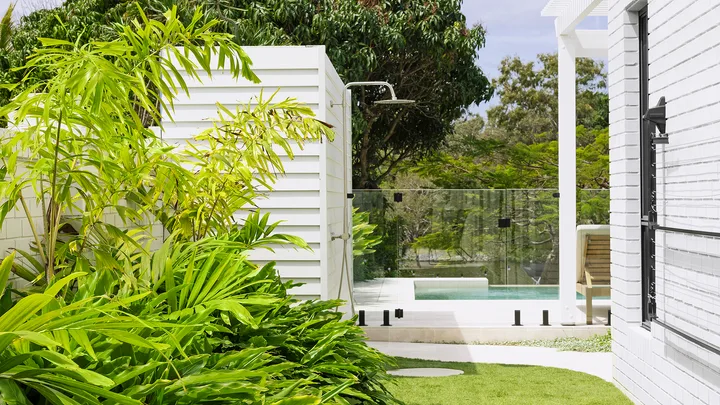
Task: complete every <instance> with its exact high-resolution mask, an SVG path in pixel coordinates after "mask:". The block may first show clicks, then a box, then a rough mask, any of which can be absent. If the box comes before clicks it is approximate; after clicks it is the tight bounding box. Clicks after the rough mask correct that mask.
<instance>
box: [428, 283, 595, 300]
mask: <svg viewBox="0 0 720 405" xmlns="http://www.w3.org/2000/svg"><path fill="white" fill-rule="evenodd" d="M576 295H577V299H579V300H584V299H585V296H584V295H582V294H580V293H576ZM594 298H600V299H603V298H609V297H594ZM415 299H416V300H444V301H446V300H558V299H560V287H558V286H490V287H488V288H487V289H474V288H448V287H445V288H442V287H437V288H422V289H418V288H416V289H415Z"/></svg>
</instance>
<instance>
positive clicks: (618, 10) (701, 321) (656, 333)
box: [608, 0, 720, 405]
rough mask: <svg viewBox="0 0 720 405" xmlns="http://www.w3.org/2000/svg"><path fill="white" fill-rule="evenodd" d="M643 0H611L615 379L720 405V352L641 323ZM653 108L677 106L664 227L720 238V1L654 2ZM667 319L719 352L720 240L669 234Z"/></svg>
mask: <svg viewBox="0 0 720 405" xmlns="http://www.w3.org/2000/svg"><path fill="white" fill-rule="evenodd" d="M632 3H637V2H636V1H633V0H610V4H609V6H610V7H609V10H610V11H609V15H608V25H609V35H610V39H609V42H608V43H609V44H610V48H609V57H608V59H609V73H610V74H609V93H610V105H611V111H610V122H611V124H610V161H611V163H610V165H611V179H610V183H611V200H612V201H611V224H612V230H611V238H612V241H611V248H612V252H613V267H612V274H613V353H614V356H615V359H614V378H615V381H616V383H617V384H618V385H619V386H620V387H622V388H623V389H624V390H625V391H626V392H627V393H628V394H630V396H631V397H632V398H633V399H634V400H635V401H636V402H637V403H641V404H683V405H687V404H713V405H720V356H718V355H716V354H713V353H711V352H709V351H707V350H704V349H702V348H701V347H698V346H697V345H695V344H693V343H691V342H689V341H687V340H685V339H683V338H682V337H680V336H677V335H675V334H673V333H672V332H670V331H667V330H665V329H664V328H662V327H660V326H659V325H657V324H653V325H652V327H651V329H652V332H649V331H647V330H645V329H643V328H641V326H640V322H641V318H642V316H641V291H642V287H641V267H640V252H641V246H640V227H639V216H640V204H639V202H640V201H639V196H640V189H639V184H640V178H639V167H640V166H639V157H640V152H639V140H640V134H639V127H640V125H639V124H640V121H639V120H638V117H639V116H640V112H639V106H638V105H639V83H638V76H639V65H638V61H639V55H638V39H637V36H638V29H637V21H638V18H637V13H636V12H633V11H628V7H629V6H630V5H631V4H632ZM648 14H649V30H648V31H649V51H648V53H649V62H650V66H649V74H650V83H649V92H650V104H651V105H654V104H655V103H657V101H658V99H659V98H660V97H661V96H665V97H666V99H667V102H668V105H667V118H668V123H667V124H668V126H667V132H668V134H669V137H670V144H669V145H666V146H660V147H658V153H657V185H658V196H657V202H658V222H659V223H660V224H661V225H664V226H668V227H676V228H689V229H697V230H704V231H711V232H720V0H649V1H648ZM656 261H657V263H656V264H657V275H656V282H657V307H658V317H659V319H660V320H663V321H665V322H666V323H668V324H671V325H673V326H675V327H676V328H678V329H681V330H683V331H685V332H686V333H690V334H692V335H694V336H697V337H699V338H701V339H704V340H706V341H708V342H710V343H713V344H715V345H717V346H720V240H718V239H714V238H708V237H699V236H689V235H685V234H677V233H669V232H658V233H657V237H656Z"/></svg>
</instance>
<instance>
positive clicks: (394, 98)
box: [375, 97, 415, 105]
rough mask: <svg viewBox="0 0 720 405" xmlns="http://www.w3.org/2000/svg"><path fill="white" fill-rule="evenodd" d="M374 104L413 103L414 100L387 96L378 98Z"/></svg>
mask: <svg viewBox="0 0 720 405" xmlns="http://www.w3.org/2000/svg"><path fill="white" fill-rule="evenodd" d="M375 104H381V105H403V104H415V100H405V99H402V98H397V97H393V98H389V99H386V100H378V101H376V102H375Z"/></svg>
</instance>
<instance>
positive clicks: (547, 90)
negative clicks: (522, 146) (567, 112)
mask: <svg viewBox="0 0 720 405" xmlns="http://www.w3.org/2000/svg"><path fill="white" fill-rule="evenodd" d="M575 70H576V83H577V124H578V125H582V126H584V127H585V128H588V129H600V128H606V127H607V126H608V116H609V104H608V100H609V99H608V95H607V78H606V76H605V74H604V64H603V63H602V62H598V61H595V60H592V59H586V58H578V59H576V63H575ZM493 85H494V87H495V88H496V95H497V96H498V97H499V99H500V103H499V104H498V105H497V106H494V107H492V108H490V109H489V110H488V112H487V115H488V122H489V123H490V127H492V128H494V129H496V130H499V131H500V134H501V136H502V137H503V138H505V139H507V140H509V141H511V142H516V141H520V142H524V143H532V142H535V141H543V140H553V139H557V132H558V124H557V117H558V59H557V54H539V55H538V57H537V60H536V61H530V62H523V61H522V60H521V59H520V58H519V57H508V58H505V59H504V60H503V61H502V62H501V63H500V75H499V77H497V78H496V79H494V80H493Z"/></svg>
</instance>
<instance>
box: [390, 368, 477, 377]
mask: <svg viewBox="0 0 720 405" xmlns="http://www.w3.org/2000/svg"><path fill="white" fill-rule="evenodd" d="M388 374H391V375H394V376H398V377H449V376H453V375H460V374H463V371H462V370H454V369H452V368H401V369H399V370H390V371H388Z"/></svg>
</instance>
